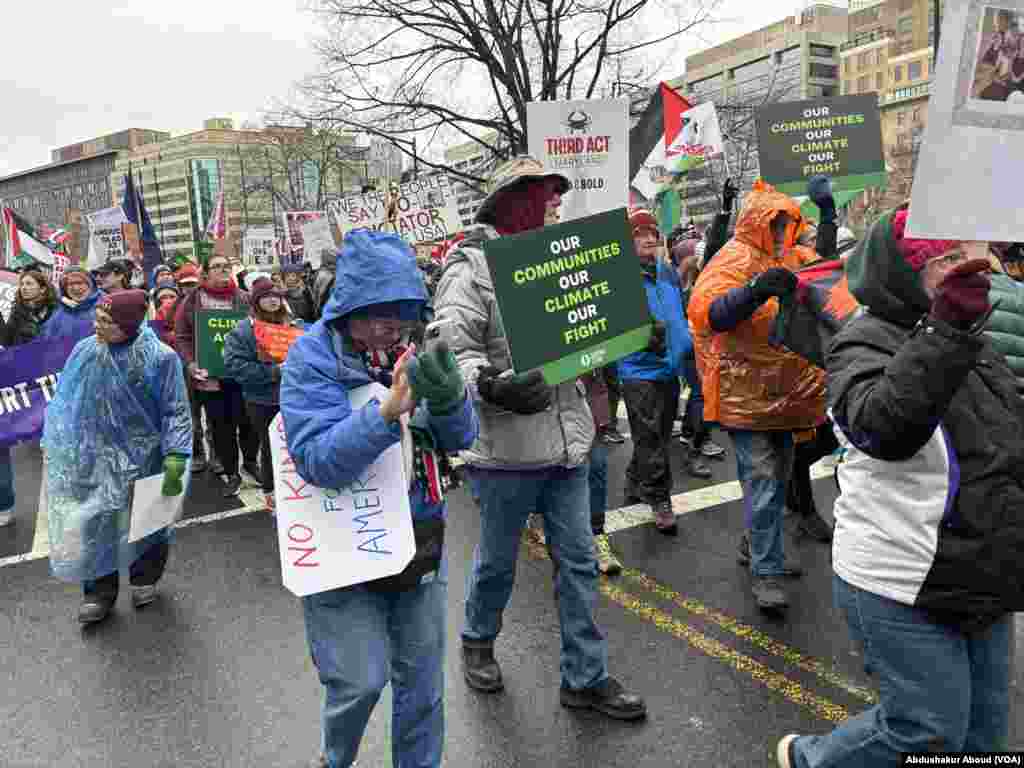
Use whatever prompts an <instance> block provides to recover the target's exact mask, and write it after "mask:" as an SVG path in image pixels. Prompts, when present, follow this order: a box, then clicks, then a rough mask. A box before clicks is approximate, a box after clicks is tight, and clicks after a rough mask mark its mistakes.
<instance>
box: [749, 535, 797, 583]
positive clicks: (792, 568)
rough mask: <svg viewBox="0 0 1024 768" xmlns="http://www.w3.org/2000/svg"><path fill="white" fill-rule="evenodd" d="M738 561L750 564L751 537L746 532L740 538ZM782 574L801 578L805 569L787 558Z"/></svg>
mask: <svg viewBox="0 0 1024 768" xmlns="http://www.w3.org/2000/svg"><path fill="white" fill-rule="evenodd" d="M736 562H737V563H739V564H740V565H746V566H749V565H750V537H749V536H748V535H747V534H745V533H744V534H743V536H742V537H741V538H740V545H739V548H738V552H737V555H736ZM782 575H783V576H785V577H786V578H787V579H799V578H800V577H801V576H803V575H804V569H803V568H801V567H800V566H799V565H797V564H796V563H794V562H792V561H791V560H786V561H785V562H784V563H783V564H782Z"/></svg>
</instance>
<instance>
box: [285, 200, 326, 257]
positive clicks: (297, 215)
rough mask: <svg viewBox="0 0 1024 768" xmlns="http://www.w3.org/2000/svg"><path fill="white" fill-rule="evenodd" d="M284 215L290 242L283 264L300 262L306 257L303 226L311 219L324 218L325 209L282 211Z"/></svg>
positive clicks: (286, 237) (286, 233)
mask: <svg viewBox="0 0 1024 768" xmlns="http://www.w3.org/2000/svg"><path fill="white" fill-rule="evenodd" d="M281 215H282V216H283V217H284V231H285V240H286V241H287V243H288V254H287V256H282V258H281V264H282V265H284V264H292V263H298V262H300V261H302V260H303V258H305V250H304V243H303V240H302V228H303V227H304V226H305V225H306V224H308V223H309V222H311V221H316V220H317V219H321V218H324V216H325V212H324V211H282V212H281Z"/></svg>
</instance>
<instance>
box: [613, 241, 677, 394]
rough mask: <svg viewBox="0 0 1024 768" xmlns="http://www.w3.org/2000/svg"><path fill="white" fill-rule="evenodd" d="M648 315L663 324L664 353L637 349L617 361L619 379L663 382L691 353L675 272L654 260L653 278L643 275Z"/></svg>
mask: <svg viewBox="0 0 1024 768" xmlns="http://www.w3.org/2000/svg"><path fill="white" fill-rule="evenodd" d="M644 288H646V289H647V307H648V309H649V310H650V312H651V317H653V318H654V319H655V320H659V321H661V322H662V323H664V324H665V344H666V347H667V348H668V350H667V353H666V354H665V355H660V356H659V355H655V354H654V353H653V352H647V351H645V350H641V351H640V352H634V353H633V354H632V355H628V356H626V357H624V358H622V359H621V360H619V378H621V379H643V380H645V381H663V380H670V379H674V378H678V377H679V376H682V374H683V358H685V357H686V356H687V355H692V354H693V339H692V338H691V337H690V328H689V325H688V324H687V322H686V314H685V311H684V308H683V294H682V286H681V285H680V284H679V273H678V272H676V271H675V269H673V268H672V267H671V266H670V265H668V264H664V263H662V262H661V261H660V260H659V261H658V277H657V280H655V279H654V278H652V277H651V276H649V275H646V274H645V275H644Z"/></svg>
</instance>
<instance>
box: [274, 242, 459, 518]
mask: <svg viewBox="0 0 1024 768" xmlns="http://www.w3.org/2000/svg"><path fill="white" fill-rule="evenodd" d="M394 242H395V238H394V236H393V235H389V234H386V233H383V232H372V231H370V230H358V231H356V232H352V233H350V234H349V235H347V236H346V238H345V244H344V246H343V248H342V251H341V253H340V254H339V256H338V266H337V275H338V279H337V281H336V283H335V287H334V292H333V294H332V296H331V299H330V301H329V302H328V303H327V306H326V307H325V308H324V313H323V317H322V318H321V319H320V321H319V322H317V323H316V324H315V325H313V326H312V327H311V328H310V329H309V330H308V331H307V332H306V334H305V335H304V336H302V337H301V338H299V339H297V340H296V341H295V343H294V345H293V346H292V347H291V349H290V350H289V351H288V360H287V362H286V363H285V365H284V374H283V376H282V381H281V414H282V416H283V417H284V425H285V432H286V434H287V439H288V450H289V453H290V454H291V456H292V458H293V459H294V461H295V469H296V471H297V472H298V473H299V476H300V477H302V479H303V480H305V481H306V482H309V483H311V484H313V485H315V486H318V487H320V488H342V487H344V486H346V485H348V484H349V483H351V482H352V481H353V480H356V479H357V478H358V477H359V476H360V474H361V473H362V472H363V471H364V470H365V469H366V467H368V466H369V465H370V464H372V463H373V462H374V461H375V460H376V459H377V457H378V456H379V455H380V454H381V453H382V452H383V451H384V450H386V449H387V448H390V447H391V446H392V445H394V444H395V443H397V442H398V441H399V440H400V439H401V436H402V429H401V426H400V425H399V423H398V422H393V423H391V424H388V423H386V422H385V421H384V419H383V417H382V416H381V415H380V403H379V402H377V401H376V400H373V401H371V402H370V403H368V404H367V405H366V406H364V407H363V408H360V409H359V410H357V411H353V410H352V406H351V405H350V404H349V399H348V392H349V390H352V389H355V388H356V387H361V386H363V385H365V384H369V383H370V382H371V381H373V379H372V378H371V376H370V372H369V371H368V370H367V367H366V365H365V363H364V362H363V358H362V357H361V356H360V355H359V354H358V353H357V352H355V351H354V350H353V349H352V345H351V341H350V340H349V339H347V338H346V336H347V334H346V333H345V332H344V327H345V318H347V317H348V316H349V315H350V314H351V313H352V312H354V311H356V310H358V309H362V308H363V307H368V306H370V305H373V304H381V303H384V302H392V301H410V300H411V301H421V302H423V303H424V304H426V301H427V291H426V288H425V287H424V286H423V280H422V279H421V278H420V275H419V272H418V271H417V269H416V263H415V257H414V256H413V255H412V252H411V251H410V250H408V248H407V247H405V248H402V247H395V245H394ZM410 426H412V427H418V428H420V429H423V430H425V431H427V432H429V433H430V436H431V437H432V439H433V441H434V444H435V445H436V446H437V449H438V450H439V451H444V452H455V451H459V450H461V449H463V448H466V447H468V446H469V445H471V444H472V443H473V440H474V439H476V435H477V429H478V425H477V418H476V412H475V411H474V410H473V405H472V402H471V401H470V399H469V398H468V397H467V398H466V399H465V401H464V402H463V404H462V407H461V408H459V409H457V410H456V411H455V412H454V413H453V414H451V415H449V416H434V415H432V414H430V412H429V410H428V409H427V407H426V404H425V403H421V404H420V406H419V407H418V408H417V409H416V411H415V413H414V415H413V416H412V418H411V420H410ZM409 501H410V505H411V507H412V516H413V519H414V520H421V519H438V518H443V517H444V516H445V504H444V502H443V501H442V502H441V503H440V504H433V503H431V502H430V501H429V500H428V498H427V493H426V488H425V487H424V486H423V484H422V483H421V482H420V481H419V480H415V481H414V482H412V484H411V486H410V488H409Z"/></svg>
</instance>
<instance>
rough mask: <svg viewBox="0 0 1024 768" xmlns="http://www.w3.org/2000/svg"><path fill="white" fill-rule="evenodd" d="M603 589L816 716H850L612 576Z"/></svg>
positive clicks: (835, 719)
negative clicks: (667, 611) (640, 595)
mask: <svg viewBox="0 0 1024 768" xmlns="http://www.w3.org/2000/svg"><path fill="white" fill-rule="evenodd" d="M527 551H528V552H529V553H530V555H531V556H532V557H533V558H534V559H537V560H547V559H548V554H547V552H546V551H545V549H544V547H542V546H540V545H539V544H537V543H535V542H533V541H532V540H531V541H528V543H527ZM599 588H600V590H601V594H603V595H604V596H605V597H607V598H608V599H609V600H611V601H612V602H614V603H616V604H617V605H619V606H621V607H622V608H625V609H626V610H627V611H629V612H630V613H632V614H634V615H636V616H638V617H640V618H641V619H644V620H645V621H648V622H650V623H651V624H653V625H654V626H656V627H657V628H658V629H660V630H662V631H663V632H668V633H669V634H671V635H673V636H675V637H676V638H678V639H680V640H683V641H685V642H687V643H689V644H690V645H691V646H692V647H694V648H696V649H697V650H698V651H701V652H702V653H704V654H705V655H707V656H710V657H711V658H713V659H716V660H717V661H721V662H723V663H725V664H728V665H729V666H730V667H732V668H733V669H735V670H737V671H738V672H743V673H745V674H747V675H749V676H750V678H751V679H752V680H754V681H755V682H757V683H759V684H761V685H763V686H765V687H766V688H768V689H769V690H771V691H774V692H776V693H779V694H781V695H782V696H783V697H784V698H785V699H787V700H788V701H790V702H791V703H793V704H796V705H797V706H800V707H803V708H804V709H808V710H810V711H811V712H812V713H813V714H814V715H815V716H816V717H819V718H821V719H822V720H826V721H828V722H831V723H841V722H843V721H844V720H846V719H847V718H848V717H849V716H850V714H849V712H847V710H846V708H845V707H843V706H842V705H840V704H836V703H835V702H833V701H830V700H829V699H826V698H824V697H823V696H818V695H816V694H814V693H811V692H810V691H808V690H806V689H805V688H804V687H803V686H802V685H801V684H800V683H799V682H797V681H796V680H791V679H790V678H788V677H786V676H785V675H783V674H781V673H780V672H776V671H775V670H773V669H771V668H770V667H768V666H766V665H764V664H762V663H761V662H759V661H757V660H755V659H752V658H751V657H749V656H747V655H745V654H742V653H740V652H739V651H736V650H734V649H732V648H730V647H729V646H727V645H726V644H725V643H723V642H721V641H719V640H716V639H714V638H713V637H708V636H707V635H705V634H703V633H701V632H699V631H697V630H696V629H694V628H693V627H691V626H690V625H689V624H687V623H686V622H684V621H681V620H680V619H677V618H675V617H674V616H672V615H670V614H668V613H666V612H665V611H663V610H661V609H660V608H658V607H657V606H654V605H652V604H651V603H648V602H646V601H644V600H641V599H640V598H639V597H637V596H636V595H634V594H632V593H630V592H627V591H625V590H624V589H622V588H621V587H618V586H616V585H615V584H614V583H612V582H610V581H609V580H608V579H605V578H601V579H600V580H599Z"/></svg>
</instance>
